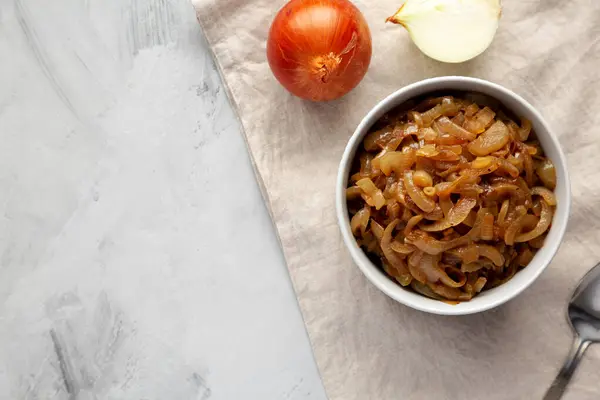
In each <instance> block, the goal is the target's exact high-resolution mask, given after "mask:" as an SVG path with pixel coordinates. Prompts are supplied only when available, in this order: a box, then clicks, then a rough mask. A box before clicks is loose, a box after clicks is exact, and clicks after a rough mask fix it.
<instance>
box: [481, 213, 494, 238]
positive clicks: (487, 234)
mask: <svg viewBox="0 0 600 400" xmlns="http://www.w3.org/2000/svg"><path fill="white" fill-rule="evenodd" d="M481 239H482V240H492V239H494V215H493V214H486V216H485V217H483V222H482V223H481Z"/></svg>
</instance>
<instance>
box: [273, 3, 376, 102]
mask: <svg viewBox="0 0 600 400" xmlns="http://www.w3.org/2000/svg"><path fill="white" fill-rule="evenodd" d="M371 53H372V48H371V33H370V31H369V27H368V25H367V22H366V20H365V18H364V16H363V15H362V13H361V12H360V11H359V10H358V8H356V7H355V6H354V5H353V4H352V3H351V2H350V1H348V0H291V1H290V2H289V3H287V4H286V5H285V6H284V7H283V8H282V9H281V10H280V11H279V13H278V14H277V16H276V17H275V20H274V21H273V24H272V25H271V30H270V32H269V37H268V40H267V59H268V61H269V65H270V67H271V70H272V71H273V74H274V75H275V77H276V78H277V80H278V81H279V82H280V83H281V84H282V85H283V87H285V88H286V89H287V90H288V91H290V92H291V93H292V94H294V95H296V96H298V97H300V98H303V99H306V100H312V101H327V100H334V99H337V98H339V97H341V96H343V95H345V94H346V93H348V92H349V91H350V90H352V89H353V88H354V87H356V85H358V83H359V82H360V81H361V80H362V78H363V77H364V76H365V74H366V72H367V69H368V67H369V64H370V62H371Z"/></svg>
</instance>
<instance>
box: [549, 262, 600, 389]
mask: <svg viewBox="0 0 600 400" xmlns="http://www.w3.org/2000/svg"><path fill="white" fill-rule="evenodd" d="M567 317H568V319H569V322H570V324H571V327H572V328H573V332H574V334H575V335H574V336H575V338H574V340H573V346H572V347H571V351H570V352H569V356H568V357H567V359H566V361H565V363H564V365H563V366H562V368H561V370H560V372H559V373H558V375H557V376H556V378H555V379H554V382H552V386H550V388H549V389H548V391H547V392H546V395H545V396H544V400H558V399H560V398H561V397H562V395H563V393H564V392H565V389H566V388H567V384H568V383H569V381H570V380H571V377H572V376H573V372H575V369H576V368H577V366H578V365H579V361H581V357H582V356H583V353H585V350H586V349H587V347H588V346H589V345H590V344H591V343H595V342H600V264H596V266H595V267H594V268H592V270H591V271H590V272H588V273H587V274H586V275H585V276H584V277H583V279H582V280H581V282H580V283H579V285H578V286H577V289H575V292H574V293H573V297H572V298H571V301H570V302H569V308H568V311H567Z"/></svg>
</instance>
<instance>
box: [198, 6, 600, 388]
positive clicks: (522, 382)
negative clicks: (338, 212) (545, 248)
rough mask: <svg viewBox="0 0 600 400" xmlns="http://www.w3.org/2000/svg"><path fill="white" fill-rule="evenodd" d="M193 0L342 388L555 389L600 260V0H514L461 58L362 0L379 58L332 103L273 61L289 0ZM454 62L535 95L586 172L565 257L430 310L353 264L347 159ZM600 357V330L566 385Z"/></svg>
mask: <svg viewBox="0 0 600 400" xmlns="http://www.w3.org/2000/svg"><path fill="white" fill-rule="evenodd" d="M193 3H194V6H195V7H196V11H197V16H198V19H199V22H200V24H201V26H202V28H203V30H204V32H205V34H206V36H207V38H208V41H209V42H210V45H211V46H212V49H213V51H214V54H215V58H216V61H217V63H218V65H219V67H220V69H221V72H222V75H223V77H224V80H225V82H226V85H227V86H228V90H229V91H230V93H229V94H230V97H231V100H232V102H233V103H234V106H235V107H236V108H237V112H238V114H239V118H240V120H241V123H242V125H243V130H244V134H245V137H246V139H247V143H248V148H249V150H250V153H251V155H252V159H253V162H254V164H255V167H256V171H257V176H258V178H259V181H261V184H262V185H263V190H264V195H265V198H266V200H267V202H268V206H269V208H270V212H271V214H272V217H273V220H274V222H275V225H276V228H277V231H278V234H279V237H280V239H281V244H282V246H283V251H284V254H285V258H286V261H287V265H288V267H289V271H290V274H291V276H292V280H293V282H294V287H295V290H296V293H297V296H298V301H299V304H300V307H301V309H302V313H303V316H304V320H305V323H306V328H307V330H308V334H309V336H310V340H311V343H312V346H313V350H314V355H315V358H316V361H317V364H318V367H319V370H320V373H321V377H322V379H323V382H324V385H325V388H326V391H327V394H328V397H329V398H330V399H331V400H353V399H356V400H365V399H377V400H387V399H390V400H392V399H394V400H395V399H407V400H409V399H488V400H506V399H540V398H542V396H543V394H544V392H545V390H546V389H547V387H548V386H549V385H550V383H551V382H552V380H553V379H554V376H555V374H556V373H557V372H558V370H559V368H560V366H561V365H562V362H563V360H564V357H565V356H566V355H567V353H568V350H569V347H570V345H571V331H570V328H569V325H568V323H567V321H566V318H565V310H566V304H567V300H568V298H569V296H570V293H571V291H572V290H573V288H574V287H575V286H576V284H577V282H578V281H579V279H580V278H581V277H582V276H583V275H584V273H585V272H586V271H587V270H588V269H589V268H591V267H592V266H593V265H594V264H595V263H596V262H597V261H599V260H600V230H599V228H600V179H599V178H600V176H599V175H598V172H599V171H600V168H599V167H600V161H599V155H600V142H599V141H598V139H599V138H600V129H599V126H600V70H599V68H600V2H599V1H597V0H571V1H562V0H561V1H559V0H505V1H504V2H503V8H504V9H503V14H502V19H501V23H500V27H499V30H498V33H497V35H496V38H495V40H494V42H493V43H492V45H491V47H490V48H489V49H488V50H487V51H486V52H485V53H484V54H482V55H481V56H479V57H477V58H476V59H474V60H471V61H469V62H467V63H464V64H458V65H450V64H442V63H439V62H436V61H434V60H432V59H430V58H427V57H426V56H424V55H423V54H421V53H420V52H419V50H418V49H417V48H416V47H415V46H414V45H413V44H412V42H411V41H410V39H409V36H408V34H407V32H406V31H405V30H404V29H403V28H402V27H400V26H396V25H392V24H386V23H385V22H384V21H385V19H386V17H388V16H389V15H391V14H393V13H394V12H395V11H396V10H397V9H398V7H399V5H400V2H399V1H393V0H378V1H371V0H360V1H359V0H357V1H355V4H356V5H357V6H358V7H359V8H360V9H361V11H362V12H363V13H364V15H365V18H366V20H367V21H368V23H369V26H370V28H371V33H372V36H373V59H372V62H371V66H370V69H369V71H368V73H367V75H366V77H365V79H364V80H363V81H362V83H361V84H360V85H359V86H358V87H357V88H356V89H355V90H353V91H352V92H351V93H350V94H348V95H347V96H345V97H343V98H342V99H340V100H337V101H333V102H328V103H311V102H307V101H303V100H301V99H298V98H296V97H293V96H292V95H290V94H289V93H288V92H286V91H285V89H284V88H283V87H281V86H280V85H279V84H278V83H277V81H276V80H275V78H274V77H273V75H272V73H271V72H270V70H269V66H268V63H267V60H266V52H265V50H266V47H265V42H266V38H267V35H268V29H269V26H270V23H271V21H272V19H273V17H274V16H275V14H276V12H277V10H278V9H279V8H280V7H281V6H283V4H284V1H283V0H193ZM440 40H441V41H443V40H444V38H443V37H440ZM442 75H466V76H474V77H479V78H483V79H487V80H491V81H493V82H496V83H499V84H501V85H504V86H506V87H507V88H509V89H512V90H514V91H515V92H517V93H518V94H520V95H522V96H523V97H524V98H526V99H527V100H528V101H529V102H531V104H533V105H534V106H535V107H537V108H538V109H539V110H540V112H541V113H542V115H544V116H545V118H546V119H547V121H548V122H549V124H550V126H551V127H552V128H553V130H554V131H555V132H556V134H557V135H558V136H559V138H560V142H561V144H562V146H563V149H564V151H565V153H566V155H567V158H568V162H569V171H570V174H571V179H572V182H571V185H572V190H573V207H572V213H571V218H570V223H569V229H568V232H567V234H566V237H565V240H564V242H563V244H562V246H561V248H560V250H559V252H558V254H557V255H556V257H555V258H554V260H553V262H552V264H551V265H550V266H549V267H548V269H547V270H546V271H545V272H544V273H543V274H542V275H541V277H540V278H539V279H538V280H537V281H536V282H535V283H534V284H533V285H532V286H531V287H530V288H529V289H528V290H526V291H525V292H524V293H522V294H521V295H520V296H518V297H517V298H516V299H514V300H513V301H510V302H509V303H508V304H505V305H504V306H501V307H499V308H497V309H494V310H491V311H488V312H485V313H482V314H478V315H472V316H464V317H443V316H435V315H428V314H425V313H422V312H419V311H415V310H412V309H410V308H408V307H405V306H402V305H400V304H397V303H395V302H394V301H392V300H390V299H389V298H387V297H386V296H385V295H384V294H383V293H381V292H379V291H378V290H377V289H376V288H375V287H374V286H373V285H372V284H371V283H369V282H368V281H367V280H366V278H365V277H364V276H363V275H362V274H361V273H360V271H359V269H358V268H357V267H356V266H355V265H354V264H353V262H352V260H351V258H350V256H349V253H348V251H347V250H346V249H345V247H344V245H343V243H342V238H341V235H340V232H339V229H338V226H337V222H336V216H335V208H334V192H335V178H336V174H337V167H338V162H339V160H340V158H341V155H342V152H343V149H344V147H345V145H346V142H347V140H348V138H349V137H350V135H351V134H352V133H353V131H354V129H355V128H356V126H357V125H358V123H359V122H360V120H361V119H362V118H363V116H364V115H365V114H366V113H367V112H368V111H369V110H370V109H371V108H372V107H373V106H375V104H376V103H377V102H378V101H380V100H381V99H383V98H384V97H385V96H386V95H388V94H390V93H391V92H393V91H395V90H396V89H398V88H401V87H402V86H405V85H407V84H409V83H412V82H415V81H418V80H421V79H424V78H429V77H434V76H442ZM242 267H243V268H255V269H256V273H257V274H260V273H261V271H260V266H259V265H252V264H249V265H244V266H240V268H242ZM282 367H283V365H282ZM285 367H286V368H288V367H290V366H289V365H287V366H285ZM598 371H600V346H598V347H595V346H591V347H590V348H589V349H588V352H587V354H586V355H585V357H584V360H583V362H582V363H581V365H580V368H579V370H578V371H577V373H576V375H575V377H574V379H573V381H572V384H571V386H570V387H569V389H568V392H567V394H566V396H565V398H566V399H573V400H574V399H577V400H585V399H590V400H592V399H599V398H600V380H599V379H598V378H599V377H600V373H599V372H598Z"/></svg>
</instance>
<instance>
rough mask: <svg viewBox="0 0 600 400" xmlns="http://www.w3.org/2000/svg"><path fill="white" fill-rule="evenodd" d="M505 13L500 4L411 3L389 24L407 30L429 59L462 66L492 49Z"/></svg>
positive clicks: (460, 0)
mask: <svg viewBox="0 0 600 400" xmlns="http://www.w3.org/2000/svg"><path fill="white" fill-rule="evenodd" d="M501 11H502V8H501V6H500V0H407V1H406V2H405V3H404V4H403V5H402V7H400V9H399V10H398V11H397V12H396V13H395V14H394V15H393V16H391V17H389V18H388V19H387V21H389V22H393V23H395V24H400V25H402V26H404V27H405V28H406V30H408V32H409V34H410V37H411V39H412V40H413V42H414V43H415V44H416V45H417V47H418V48H419V49H420V50H421V51H422V52H423V53H425V54H426V55H428V56H429V57H431V58H434V59H436V60H439V61H443V62H448V63H459V62H464V61H467V60H470V59H471V58H473V57H476V56H478V55H479V54H481V53H482V52H484V51H485V49H487V48H488V46H489V45H490V43H491V42H492V40H493V39H494V35H495V34H496V29H497V28H498V20H499V19H500V14H501Z"/></svg>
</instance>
